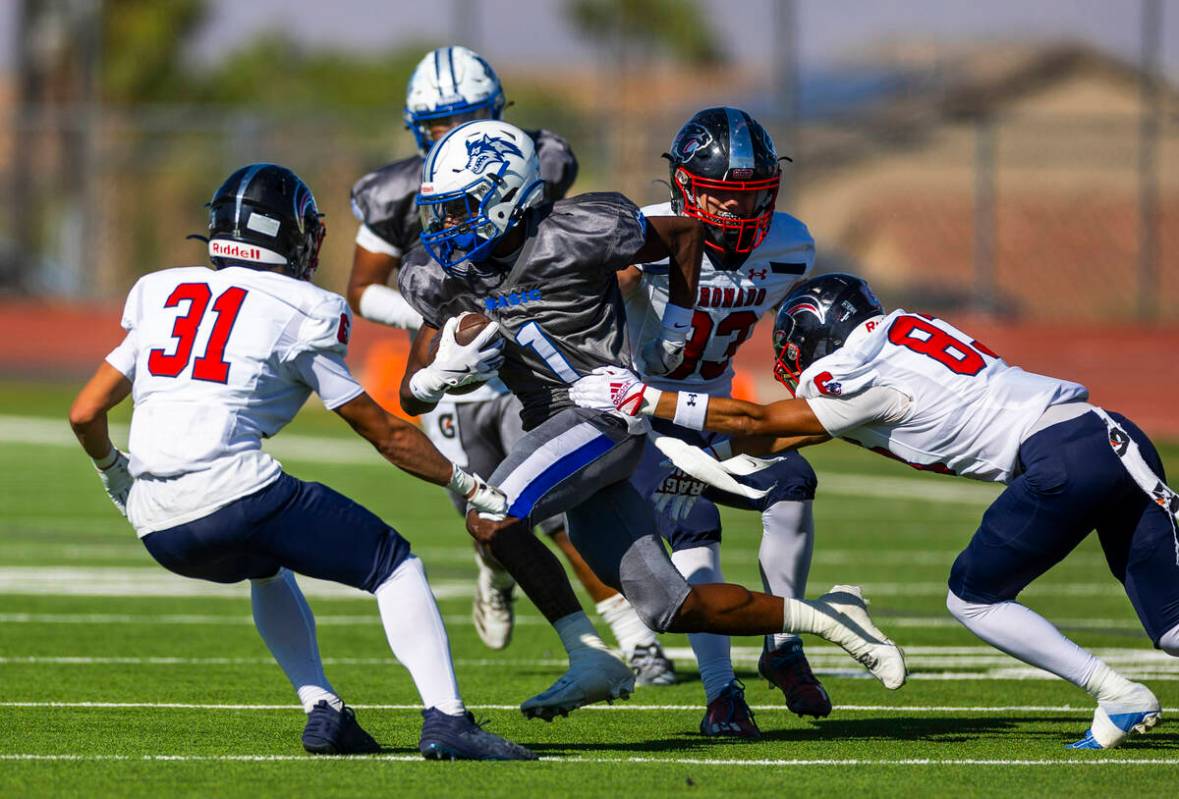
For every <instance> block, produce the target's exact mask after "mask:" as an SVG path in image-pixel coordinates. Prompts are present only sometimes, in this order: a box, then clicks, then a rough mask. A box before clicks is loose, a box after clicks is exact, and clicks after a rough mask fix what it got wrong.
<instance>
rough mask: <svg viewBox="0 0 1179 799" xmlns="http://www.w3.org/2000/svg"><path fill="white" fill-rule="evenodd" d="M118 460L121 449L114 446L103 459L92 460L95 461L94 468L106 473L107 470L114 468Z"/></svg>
mask: <svg viewBox="0 0 1179 799" xmlns="http://www.w3.org/2000/svg"><path fill="white" fill-rule="evenodd" d="M118 459H119V449H118V447H113V446H112V447H111V451H110V452H108V453H107V454H106V455H103V456H102V457H101V458H91V460H92V461H94V468H96V469H98V470H99V471H100V472H105V471H106V470H107V469H109V468H111V467H112V466H114V465H115V461H117V460H118Z"/></svg>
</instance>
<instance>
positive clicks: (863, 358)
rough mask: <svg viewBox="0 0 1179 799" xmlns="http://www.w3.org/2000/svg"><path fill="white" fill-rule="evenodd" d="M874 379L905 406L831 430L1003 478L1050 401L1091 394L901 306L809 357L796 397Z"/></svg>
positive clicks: (926, 465) (844, 390)
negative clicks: (882, 417)
mask: <svg viewBox="0 0 1179 799" xmlns="http://www.w3.org/2000/svg"><path fill="white" fill-rule="evenodd" d="M873 386H883V387H886V388H891V389H894V390H896V391H898V392H900V393H901V394H903V395H905V396H906V397H908V398H909V404H908V409H907V411H906V412H905V413H904V414H903V415H901V418H899V419H895V420H892V421H888V422H881V421H868V422H866V423H865V424H863V425H861V426H857V427H852V428H851V429H847V430H839V431H832V432H833V433H835V434H837V435H838V436H839V437H841V438H844V439H846V440H848V441H851V442H853V443H855V444H859V445H860V446H863V447H866V448H868V449H871V450H874V451H876V452H880V453H882V454H884V455H890V456H892V457H895V458H898V459H899V460H902V461H904V462H906V463H908V464H910V465H911V466H915V467H916V468H918V469H924V470H928V471H936V472H943V473H947V474H957V475H961V476H963V477H971V478H974V479H976V480H989V481H994V482H1001V483H1005V482H1007V481H1008V480H1010V479H1011V477H1012V476H1013V471H1014V469H1015V466H1016V460H1017V458H1018V454H1019V445H1020V444H1021V443H1022V442H1023V440H1024V438H1025V437H1026V435H1027V431H1028V430H1029V429H1030V428H1031V427H1032V425H1034V424H1035V423H1036V421H1037V420H1038V419H1039V418H1040V416H1041V415H1042V414H1043V413H1044V411H1045V410H1047V409H1048V408H1049V407H1051V406H1053V405H1060V404H1062V403H1066V402H1078V401H1084V400H1086V399H1087V398H1088V396H1089V391H1088V389H1086V388H1085V387H1084V386H1082V385H1080V384H1078V383H1072V382H1069V381H1067V380H1058V379H1056V378H1053V377H1046V376H1044V375H1038V374H1033V373H1031V372H1025V371H1024V370H1023V369H1020V368H1019V367H1017V366H1010V365H1008V364H1007V363H1006V362H1005V361H1004V360H1003V359H1002V358H1000V357H999V356H998V355H996V354H995V353H993V352H991V351H990V350H989V349H988V348H987V347H986V346H985V345H984V344H982V343H981V342H978V341H975V340H974V339H973V337H972V336H970V335H969V334H967V333H963V332H962V331H961V330H959V329H957V328H956V327H954V326H953V325H951V324H949V323H948V322H945V321H943V320H941V319H936V318H934V317H930V316H925V315H922V314H913V313H909V312H907V311H904V310H897V311H893V312H892V313H891V314H889V315H888V316H884V317H876V318H875V319H872V320H868V321H866V322H864V323H863V324H862V325H860V327H859V328H858V329H857V330H856V331H855V332H853V333H852V335H850V336H849V337H848V342H847V344H845V345H844V346H843V347H840V348H839V349H838V350H836V351H835V352H833V353H831V354H830V355H828V356H826V357H824V358H820V359H819V360H817V361H815V362H814V363H813V364H811V365H810V366H809V367H808V368H807V369H806V370H804V371H803V373H802V375H801V376H800V378H799V384H798V396H799V397H802V398H805V399H810V398H816V397H830V398H839V397H853V396H855V395H858V394H860V393H861V392H863V391H864V390H865V389H868V388H870V387H873ZM820 421H821V418H820Z"/></svg>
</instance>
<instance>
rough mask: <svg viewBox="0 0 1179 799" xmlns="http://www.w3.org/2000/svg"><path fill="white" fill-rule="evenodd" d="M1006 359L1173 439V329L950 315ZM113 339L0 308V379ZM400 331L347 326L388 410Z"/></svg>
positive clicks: (109, 330)
mask: <svg viewBox="0 0 1179 799" xmlns="http://www.w3.org/2000/svg"><path fill="white" fill-rule="evenodd" d="M954 322H955V323H956V324H957V325H958V326H960V327H962V328H963V329H966V330H968V331H969V332H970V333H972V334H973V335H974V336H975V337H976V338H978V339H979V340H980V341H982V342H984V343H985V344H987V345H988V346H989V347H990V348H991V349H993V350H995V351H996V352H998V353H999V354H1001V355H1002V356H1003V357H1005V358H1006V359H1007V360H1008V361H1009V362H1011V363H1015V364H1018V365H1020V366H1022V367H1024V368H1025V369H1027V370H1029V371H1033V372H1042V373H1045V374H1051V375H1054V376H1057V377H1064V378H1068V379H1070V380H1076V381H1078V382H1080V383H1084V384H1085V385H1086V386H1088V387H1089V389H1090V392H1091V396H1092V399H1093V401H1094V402H1095V403H1097V404H1100V405H1102V406H1104V407H1106V408H1109V409H1111V410H1116V411H1120V412H1122V413H1124V414H1126V415H1127V416H1129V417H1130V418H1132V419H1133V420H1134V421H1135V422H1137V423H1138V424H1139V425H1140V426H1142V428H1143V429H1145V430H1146V431H1147V432H1149V433H1151V434H1152V435H1155V436H1158V437H1160V438H1167V439H1179V406H1177V404H1176V402H1175V399H1174V398H1175V396H1176V394H1177V393H1179V368H1176V353H1179V327H1175V326H1171V327H1161V328H1147V327H1109V326H1094V325H1082V324H1068V325H1042V324H1037V325H1032V324H1008V323H1001V322H995V321H993V320H987V319H981V318H979V319H970V318H966V317H956V318H955V319H954ZM121 338H122V330H121V329H120V328H119V309H118V308H117V307H110V306H93V305H74V304H62V303H39V302H32V301H19V302H18V301H11V300H9V301H2V302H0V341H3V342H4V345H3V347H0V375H3V376H10V377H31V378H38V379H54V380H71V381H74V380H80V379H82V378H84V377H85V376H86V375H88V374H89V373H90V372H92V371H93V370H94V369H95V367H96V366H97V365H98V362H99V361H100V360H102V358H103V356H104V355H106V353H107V352H109V351H110V350H111V349H113V348H114V347H115V345H116V344H118V342H119V340H120V339H121ZM407 341H408V340H407V337H406V334H405V333H404V332H402V331H396V330H388V329H386V328H383V327H380V326H379V325H374V324H371V323H368V322H365V321H364V320H357V322H356V325H355V326H354V328H353V336H352V345H351V348H350V352H349V356H348V360H349V361H350V362H351V363H352V364H353V366H354V368H355V369H356V371H357V373H358V374H359V375H360V376H361V379H362V381H363V382H364V383H365V385H366V386H370V387H371V389H372V391H373V393H374V395H376V396H378V398H380V399H382V400H384V402H385V404H386V405H390V404H392V403H391V400H392V398H393V396H394V395H395V388H394V387H395V385H396V382H397V381H398V380H400V376H401V375H400V368H401V367H400V363H401V359H402V358H404V353H405V351H406V348H407ZM769 341H770V325H769V322H768V320H763V322H762V324H760V325H759V326H758V328H757V330H756V331H755V332H754V335H753V337H752V340H751V341H749V342H747V343H746V344H745V346H744V347H742V350H741V354H740V355H739V356H738V358H737V365H738V368H740V369H742V370H743V371H745V372H746V373H747V374H748V375H750V376H751V377H752V378H753V379H754V382H755V383H756V385H757V389H758V395H759V397H760V399H762V400H763V401H768V400H772V399H776V398H779V397H783V396H785V391H784V390H783V389H781V388H780V387H779V386H778V385H777V384H776V383H774V382H773V379H772V377H771V376H770V372H769V359H770V344H769Z"/></svg>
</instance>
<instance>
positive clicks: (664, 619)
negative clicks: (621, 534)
mask: <svg viewBox="0 0 1179 799" xmlns="http://www.w3.org/2000/svg"><path fill="white" fill-rule="evenodd" d="M618 576H619V582H620V583H621V586H622V594H623V596H625V597H626V600H627V601H628V602H630V604H631V607H633V608H634V609H635V613H637V614H638V616H639V618H640V619H642V620H643V624H645V625H647V626H648V627H650V628H651V629H652V630H654V631H655V632H666V631H667V630H668V629H669V628H670V626H671V624H672V622H673V621H674V620H675V617H676V614H677V613H678V612H679V609H680V606H681V605H683V604H684V600H685V599H687V598H688V594H689V593H691V591H692V589H691V587H690V586H689V585H688V582H687V580H685V579H684V578H683V576H682V575H681V574H680V573H679V572H678V571H677V570H676V568H675V566H674V565H672V562H671V559H670V558H669V557H668V556H667V552H666V551H664V549H663V545H662V544H660V543H659V539H657V538H656V537H655V536H653V535H645V536H642V537H641V538H638V539H636V540H635V542H634V543H632V544H631V545H630V547H628V548H627V550H626V552H625V553H624V554H623V556H622V561H621V563H619V565H618Z"/></svg>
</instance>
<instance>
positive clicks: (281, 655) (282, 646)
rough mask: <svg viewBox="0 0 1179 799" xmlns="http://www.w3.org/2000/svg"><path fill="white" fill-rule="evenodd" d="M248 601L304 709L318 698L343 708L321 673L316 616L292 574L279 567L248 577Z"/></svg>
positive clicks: (318, 700)
mask: <svg viewBox="0 0 1179 799" xmlns="http://www.w3.org/2000/svg"><path fill="white" fill-rule="evenodd" d="M250 601H251V604H252V606H253V610H254V626H255V627H257V628H258V634H259V635H261V636H262V640H263V641H264V642H265V643H266V648H267V649H269V650H270V654H271V655H273V656H274V659H275V660H276V661H277V662H278V665H279V667H280V668H282V670H283V673H284V674H286V675H287V679H288V680H290V681H291V685H292V686H293V687H294V689H295V692H296V693H297V694H298V695H299V702H300V703H302V705H303V711H304V712H305V713H310V712H311V708H313V707H315V705H316V704H317V703H318V702H320V701H321V700H327V702H328V704H330V705H331V706H332V707H334V708H335V709H336V710H341V709H343V707H344V702H343V700H342V699H340V697H338V696H336V693H335V690H334V689H333V688H332V686H331V684H330V683H329V682H328V681H327V677H326V676H324V673H323V662H322V661H321V660H320V659H319V643H318V642H317V641H316V638H315V616H314V615H312V613H311V608H310V606H308V604H307V600H306V599H305V598H304V597H303V592H302V591H300V590H299V584H298V583H296V582H295V575H293V574H292V573H291V572H289V571H288V570H286V569H279V571H278V574H276V575H274V576H273V577H265V578H262V579H260V580H250Z"/></svg>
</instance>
